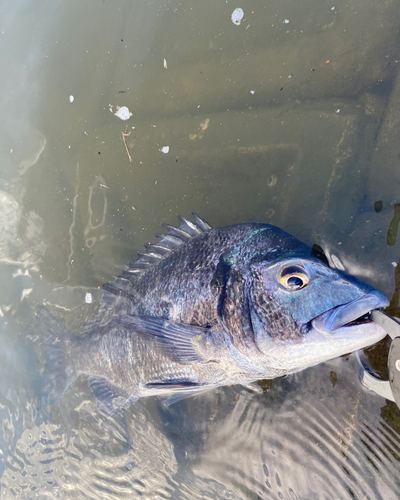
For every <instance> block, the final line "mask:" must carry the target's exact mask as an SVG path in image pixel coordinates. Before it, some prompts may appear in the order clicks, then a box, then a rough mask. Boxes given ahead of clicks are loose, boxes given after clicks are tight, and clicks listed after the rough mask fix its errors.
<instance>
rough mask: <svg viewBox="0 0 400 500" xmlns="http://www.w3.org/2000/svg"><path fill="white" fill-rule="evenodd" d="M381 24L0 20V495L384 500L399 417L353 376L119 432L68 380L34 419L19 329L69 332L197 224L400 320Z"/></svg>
mask: <svg viewBox="0 0 400 500" xmlns="http://www.w3.org/2000/svg"><path fill="white" fill-rule="evenodd" d="M238 7H240V8H242V9H243V11H244V17H243V19H242V21H241V23H240V24H239V25H236V24H234V23H233V22H232V20H231V15H232V13H233V11H234V9H236V8H238ZM399 7H400V4H399V1H397V0H394V1H387V2H374V1H372V0H366V1H364V0H363V1H361V0H350V1H343V0H340V1H338V2H337V1H336V0H335V1H332V2H330V3H329V2H324V1H322V2H321V1H320V0H319V1H315V0H304V1H303V2H296V1H294V0H286V1H275V0H271V1H269V2H262V1H260V0H254V1H251V0H243V1H242V2H240V3H235V2H232V1H230V0H229V1H213V0H202V1H197V2H195V1H187V2H178V1H176V0H171V1H167V0H160V1H149V0H146V1H142V0H136V1H133V0H130V1H129V0H119V1H114V0H84V1H75V0H70V1H68V2H67V1H63V2H62V1H57V0H51V1H50V0H47V1H46V0H42V1H40V2H38V1H36V2H34V1H32V0H31V1H29V0H3V1H2V2H1V4H0V58H1V59H0V60H1V61H2V68H3V69H2V77H1V79H0V90H1V92H0V117H1V118H0V132H1V133H0V280H1V285H2V286H1V287H0V342H1V344H0V345H1V347H0V417H1V426H0V475H1V478H0V485H1V486H0V491H1V495H2V498H4V499H12V498H21V499H33V498H38V499H44V498H61V499H64V498H72V497H74V498H76V499H97V498H102V499H103V498H107V499H112V498H149V499H159V498H172V499H184V498H187V499H196V498H199V499H200V498H202V499H204V498H209V499H222V498H225V499H228V498H229V499H252V500H253V499H254V500H255V499H264V498H268V499H269V498H273V499H275V498H279V499H287V500H289V499H302V500H309V499H333V498H335V499H336V498H341V499H342V498H343V499H345V498H346V499H347V498H349V499H350V498H356V499H360V500H364V499H385V500H390V499H396V498H398V497H399V495H400V480H399V475H398V470H399V466H400V464H399V459H400V451H399V450H400V435H399V433H400V412H399V411H398V410H397V408H396V406H395V405H394V404H393V403H390V402H387V401H385V400H383V399H380V398H379V397H378V396H375V395H373V394H372V393H369V392H368V391H366V390H365V389H363V388H362V387H361V385H360V383H359V380H358V376H357V370H356V367H355V364H354V358H353V357H352V356H350V357H348V358H340V359H338V360H334V361H332V362H329V363H326V364H324V365H320V366H317V367H315V368H312V369H309V370H307V371H305V372H302V373H299V374H297V375H295V376H291V377H288V378H286V379H280V380H275V381H274V382H273V383H267V384H266V385H265V394H263V395H259V394H252V393H250V392H248V391H246V390H244V389H242V388H240V387H229V388H222V389H220V390H218V391H214V392H212V393H209V394H205V395H204V396H200V397H197V398H194V399H192V400H188V401H183V402H181V403H178V404H176V405H175V406H172V407H170V408H169V409H165V408H164V407H163V406H162V405H161V403H160V401H157V400H155V399H148V400H140V401H139V402H138V403H137V404H136V405H134V406H132V407H131V408H130V409H129V410H128V411H127V412H126V423H124V424H121V422H117V421H111V420H109V419H107V418H105V417H104V416H102V415H101V414H99V412H98V410H97V407H96V403H95V401H94V398H93V395H92V393H91V392H90V390H89V388H88V387H87V381H86V380H83V379H82V380H78V381H77V382H75V383H74V384H73V385H72V386H71V387H70V388H69V389H68V391H67V393H66V394H65V396H64V397H63V399H62V400H61V402H60V403H59V404H58V405H56V406H55V407H52V408H51V409H46V408H44V407H42V405H41V404H40V391H41V380H40V372H41V370H42V367H43V360H42V357H41V353H40V347H39V340H38V332H37V328H36V323H35V315H34V311H35V307H36V305H38V304H45V305H46V306H47V307H48V308H49V309H51V310H52V312H53V313H54V314H56V315H57V317H58V318H59V319H61V320H62V321H64V322H65V323H66V324H67V325H68V327H69V328H71V329H72V330H74V329H77V327H78V326H79V324H80V322H81V321H83V320H85V319H86V318H88V317H90V315H91V314H93V310H94V309H95V308H96V305H97V300H98V298H99V294H100V289H99V287H101V285H102V284H103V283H104V282H107V281H109V280H111V279H112V277H113V276H116V275H118V274H119V273H120V272H121V270H122V269H123V268H124V266H125V265H126V263H127V262H128V261H130V260H134V259H135V255H136V252H137V251H138V250H141V249H142V245H143V244H144V243H146V242H149V241H154V236H153V234H154V233H155V232H156V231H158V230H159V223H160V222H161V221H168V222H169V223H174V222H175V215H176V214H178V213H179V214H182V215H184V216H188V215H189V214H190V212H192V211H195V212H197V213H199V214H200V215H201V216H203V217H204V218H206V219H207V220H208V221H209V222H210V223H211V224H212V225H214V226H219V225H228V224H234V223H239V222H249V221H259V222H270V223H272V224H276V225H278V226H280V227H282V228H284V229H285V230H287V231H288V232H290V233H292V234H293V235H295V236H296V237H298V238H299V239H301V240H303V241H305V242H307V243H309V244H313V243H317V244H319V245H321V246H322V247H323V248H324V250H325V252H326V253H327V254H329V256H330V258H331V259H335V258H339V259H340V260H341V262H342V263H343V264H344V265H345V267H346V268H347V269H348V270H349V271H350V272H352V273H354V274H356V275H358V276H360V277H362V278H363V279H365V280H367V281H368V282H370V283H371V284H372V285H374V286H376V287H378V288H381V289H382V290H384V291H385V292H386V293H387V294H388V296H389V297H390V298H392V301H391V306H390V312H391V313H392V314H397V315H400V311H399V303H398V289H400V274H399V271H398V269H399V268H400V267H396V263H398V262H399V242H398V236H397V229H398V223H399V222H400V215H399V210H398V208H399V204H400V194H399V193H400V162H399V157H400V151H399V142H398V139H397V138H398V137H399V134H400V120H399V118H398V116H400V109H399V108H400V104H399V103H400V79H399V78H398V77H397V75H398V71H399V65H400V63H399V61H398V60H397V57H398V54H399V49H400V42H399V38H398V26H399V21H400V15H399V12H400V11H399ZM399 59H400V57H399ZM118 106H119V107H122V106H127V107H128V108H129V110H130V112H131V113H132V116H131V117H130V118H129V120H126V121H122V120H121V119H120V118H118V117H117V116H115V113H116V112H117V110H118ZM88 291H90V292H91V293H92V295H93V298H94V301H93V303H92V304H87V303H86V302H85V295H86V292H88ZM385 349H386V346H385V343H383V344H382V345H381V346H380V347H379V348H375V349H374V350H373V351H372V352H371V355H370V358H371V362H373V363H374V364H375V366H376V367H377V368H378V369H380V370H382V369H383V368H384V364H385V355H386V352H387V351H386V350H385ZM127 436H128V437H129V439H128V442H127Z"/></svg>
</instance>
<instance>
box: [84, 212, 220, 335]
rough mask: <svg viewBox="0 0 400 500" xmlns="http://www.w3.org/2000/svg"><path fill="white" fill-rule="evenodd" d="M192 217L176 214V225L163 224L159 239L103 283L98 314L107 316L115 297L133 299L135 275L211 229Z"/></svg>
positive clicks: (196, 216)
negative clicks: (162, 231) (117, 274)
mask: <svg viewBox="0 0 400 500" xmlns="http://www.w3.org/2000/svg"><path fill="white" fill-rule="evenodd" d="M193 217H194V222H191V221H189V220H187V219H184V218H183V217H181V216H180V215H178V221H179V226H178V227H174V226H169V225H167V224H163V226H164V227H166V228H167V231H168V232H167V233H166V234H156V236H157V237H158V238H160V241H159V242H158V243H154V244H147V245H145V249H146V251H145V252H143V253H140V252H139V253H138V256H139V258H138V259H137V260H136V261H135V262H130V263H129V266H128V269H127V270H126V271H123V273H122V274H121V275H120V276H118V277H117V278H115V280H114V281H112V282H111V283H106V284H105V285H103V289H104V291H105V293H104V294H103V298H102V302H103V305H104V306H105V309H104V310H102V309H100V311H99V313H100V315H103V316H104V317H107V318H108V316H107V314H106V311H108V310H109V308H110V305H111V304H113V303H114V302H115V298H116V297H121V298H122V299H123V300H129V301H135V297H134V287H132V279H134V277H135V276H138V275H140V274H141V273H143V271H146V270H147V269H149V268H150V267H151V266H152V265H154V264H155V263H157V262H159V261H160V260H162V259H163V258H164V257H166V256H167V255H169V254H170V253H171V252H172V251H173V250H175V248H177V247H178V246H180V245H182V244H183V243H185V242H186V241H188V240H189V239H191V238H194V237H195V236H198V235H199V234H202V233H205V232H206V231H209V230H210V229H212V228H211V226H210V224H208V222H206V221H205V220H204V219H202V218H201V217H199V216H198V215H196V214H195V213H193ZM89 327H90V328H91V327H92V323H88V327H87V328H89Z"/></svg>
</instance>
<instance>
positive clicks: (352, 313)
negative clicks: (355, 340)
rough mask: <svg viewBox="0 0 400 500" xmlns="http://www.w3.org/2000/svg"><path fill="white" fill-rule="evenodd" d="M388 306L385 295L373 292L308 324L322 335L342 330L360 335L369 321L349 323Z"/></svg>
mask: <svg viewBox="0 0 400 500" xmlns="http://www.w3.org/2000/svg"><path fill="white" fill-rule="evenodd" d="M388 305H389V300H388V298H387V297H386V295H385V294H384V293H383V292H380V291H379V290H374V291H372V292H370V293H368V294H366V295H363V296H362V297H359V298H358V299H355V300H352V301H351V302H347V303H346V304H342V305H339V306H337V307H335V308H333V309H330V310H329V311H326V312H324V313H322V314H320V315H319V316H317V317H316V318H314V319H313V320H311V322H310V324H311V326H312V328H313V329H314V330H317V331H318V332H319V333H322V334H324V335H332V334H334V333H335V332H337V331H338V330H340V329H343V328H345V329H346V330H348V331H349V332H350V330H353V331H354V332H356V333H358V332H359V333H361V332H362V331H363V328H362V327H363V325H368V324H370V323H371V321H370V320H368V318H365V319H363V320H361V321H360V322H359V323H355V324H353V325H352V324H351V323H353V322H354V321H356V320H357V319H359V318H362V317H363V316H365V315H367V314H369V313H370V312H371V311H373V310H375V309H380V308H382V307H387V306H388Z"/></svg>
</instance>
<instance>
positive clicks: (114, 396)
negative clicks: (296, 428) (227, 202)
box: [36, 214, 389, 417]
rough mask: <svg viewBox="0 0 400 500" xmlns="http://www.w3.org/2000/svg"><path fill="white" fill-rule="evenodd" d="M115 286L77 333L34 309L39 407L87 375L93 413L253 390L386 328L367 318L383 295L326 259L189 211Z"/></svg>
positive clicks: (270, 232) (280, 233)
mask: <svg viewBox="0 0 400 500" xmlns="http://www.w3.org/2000/svg"><path fill="white" fill-rule="evenodd" d="M193 218H194V219H193V222H192V221H191V220H188V219H185V218H183V217H181V216H178V220H179V225H178V226H177V227H175V226H172V225H169V224H163V226H164V227H165V229H166V230H167V232H166V233H165V234H156V236H157V237H158V238H159V241H158V242H157V243H152V244H148V245H145V250H146V251H145V252H143V253H139V255H138V259H137V260H136V261H135V262H133V263H130V264H129V266H128V268H127V269H126V270H125V271H124V272H123V273H122V274H121V275H120V276H118V277H117V278H116V279H115V280H114V281H112V282H110V283H107V284H105V285H103V289H104V291H103V295H102V299H101V306H100V307H99V310H98V313H97V315H96V316H95V317H94V319H92V320H91V321H88V322H85V323H83V324H82V325H81V327H80V329H79V331H78V332H77V334H74V333H72V332H69V331H68V330H67V328H66V327H65V326H64V325H63V324H62V323H61V322H60V321H59V320H58V319H56V318H55V317H54V316H53V315H52V314H51V313H50V312H49V311H48V310H47V309H46V308H45V307H44V306H40V307H38V309H37V312H36V314H37V318H38V325H39V330H40V336H41V348H42V353H43V356H44V358H45V367H44V372H43V376H42V380H43V398H44V401H45V402H46V404H48V405H54V404H56V403H57V402H58V401H59V400H60V398H61V397H62V395H63V394H64V392H65V391H66V389H67V388H68V387H69V385H70V384H72V383H73V382H74V380H75V379H76V378H77V377H79V376H81V375H85V376H87V377H88V380H89V386H90V388H91V390H92V391H93V393H94V396H95V398H96V400H97V404H98V408H99V410H100V411H101V412H103V413H104V414H106V415H107V416H109V417H115V416H117V415H120V414H122V413H123V412H124V411H125V410H126V409H127V408H128V407H129V406H130V405H131V404H133V403H135V402H136V401H137V400H138V399H139V398H143V397H149V396H161V397H164V401H165V404H172V403H174V402H177V401H179V400H181V399H183V398H186V397H189V396H194V395H196V394H200V393H203V392H205V391H208V390H212V389H215V388H217V387H220V386H227V385H234V384H239V385H243V386H245V387H255V386H254V384H255V383H256V382H257V381H258V380H262V379H274V378H276V377H281V376H285V375H289V374H293V373H295V372H298V371H300V370H304V369H306V368H309V367H312V366H315V365H317V364H319V363H322V362H324V361H328V360H330V359H333V358H336V357H338V356H341V355H343V354H347V353H351V352H353V351H355V350H359V349H363V348H365V347H368V346H370V345H372V344H374V343H376V342H378V341H379V340H381V339H382V338H384V337H385V335H386V332H385V331H384V330H383V329H382V328H381V327H380V326H379V325H377V324H376V323H374V322H372V321H370V320H369V318H368V314H369V313H370V312H371V311H373V310H375V309H381V308H384V307H386V306H388V305H389V301H388V299H387V297H386V295H385V294H384V293H383V292H381V291H379V290H377V289H375V288H373V287H372V286H370V285H369V284H367V283H365V282H363V281H361V280H360V279H358V278H356V277H355V276H351V275H349V274H348V273H346V272H345V271H343V270H340V269H337V268H332V267H330V266H329V263H328V262H327V260H326V258H325V257H324V255H323V253H321V252H318V251H316V250H315V247H310V246H309V245H307V244H305V243H302V242H301V241H299V240H298V239H296V238H295V237H294V236H292V235H290V234H288V233H287V232H285V231H284V230H282V229H280V228H278V227H275V226H272V225H269V224H263V223H243V224H236V225H231V226H226V227H215V228H213V227H211V226H210V224H208V223H207V222H206V221H205V220H204V219H202V218H201V217H199V216H198V215H196V214H193Z"/></svg>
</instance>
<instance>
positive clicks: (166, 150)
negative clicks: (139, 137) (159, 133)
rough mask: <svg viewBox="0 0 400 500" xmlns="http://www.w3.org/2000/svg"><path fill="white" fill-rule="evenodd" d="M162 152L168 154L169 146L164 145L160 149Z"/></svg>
mask: <svg viewBox="0 0 400 500" xmlns="http://www.w3.org/2000/svg"><path fill="white" fill-rule="evenodd" d="M160 151H161V153H164V154H167V153H169V146H164V147H162V148H161V149H160Z"/></svg>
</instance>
